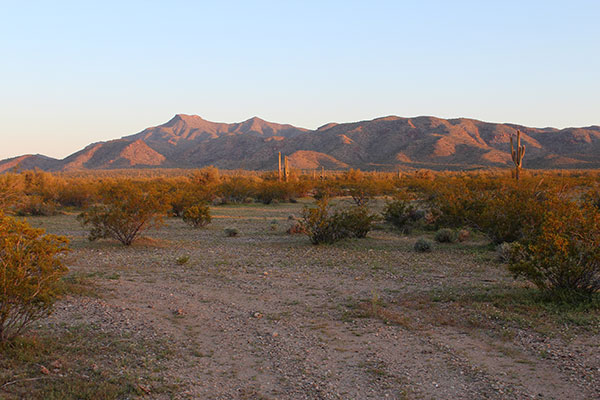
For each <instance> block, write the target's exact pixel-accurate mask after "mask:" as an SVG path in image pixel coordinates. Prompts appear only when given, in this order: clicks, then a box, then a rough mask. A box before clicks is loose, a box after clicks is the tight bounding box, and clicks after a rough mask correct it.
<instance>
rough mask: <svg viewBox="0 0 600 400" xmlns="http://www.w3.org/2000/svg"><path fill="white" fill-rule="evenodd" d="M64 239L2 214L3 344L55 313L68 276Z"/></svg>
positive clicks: (0, 339) (0, 308)
mask: <svg viewBox="0 0 600 400" xmlns="http://www.w3.org/2000/svg"><path fill="white" fill-rule="evenodd" d="M67 245H68V240H67V239H66V238H65V237H63V236H56V235H48V234H45V233H44V230H42V229H35V228H32V227H31V226H30V225H29V224H27V223H26V222H24V221H17V220H15V219H13V218H10V217H6V216H4V214H2V213H1V212H0V342H3V341H7V340H10V339H12V338H14V337H16V336H18V335H20V334H21V333H22V332H23V331H24V330H25V329H26V327H27V326H28V325H29V324H30V323H31V322H33V321H35V320H36V319H39V318H42V317H44V316H46V315H48V314H50V312H51V311H52V306H53V304H54V301H55V300H56V298H57V296H58V293H59V287H58V281H59V279H60V278H61V277H62V276H63V275H65V274H66V273H67V267H66V266H65V265H64V263H63V261H62V259H61V257H60V256H61V255H62V254H65V253H66V252H68V251H69V249H68V247H67Z"/></svg>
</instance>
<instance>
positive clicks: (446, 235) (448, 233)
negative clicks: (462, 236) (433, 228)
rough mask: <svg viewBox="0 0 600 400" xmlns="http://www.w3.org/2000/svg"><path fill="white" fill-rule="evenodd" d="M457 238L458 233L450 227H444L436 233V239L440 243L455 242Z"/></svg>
mask: <svg viewBox="0 0 600 400" xmlns="http://www.w3.org/2000/svg"><path fill="white" fill-rule="evenodd" d="M457 240H458V235H457V234H456V232H455V231H453V230H452V229H449V228H442V229H440V230H438V231H437V232H436V233H435V241H436V242H439V243H454V242H456V241H457Z"/></svg>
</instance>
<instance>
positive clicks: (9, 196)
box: [0, 173, 23, 210]
mask: <svg viewBox="0 0 600 400" xmlns="http://www.w3.org/2000/svg"><path fill="white" fill-rule="evenodd" d="M22 195H23V188H22V184H21V180H20V179H19V176H18V175H16V174H11V173H7V174H2V175H0V210H7V209H8V208H10V207H12V206H13V205H14V204H16V203H17V202H18V200H19V199H20V198H21V197H22Z"/></svg>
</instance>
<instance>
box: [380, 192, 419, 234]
mask: <svg viewBox="0 0 600 400" xmlns="http://www.w3.org/2000/svg"><path fill="white" fill-rule="evenodd" d="M382 215H383V218H384V219H385V220H386V221H387V222H389V223H391V224H392V225H394V226H395V227H396V228H398V229H400V231H402V232H403V233H409V232H410V231H411V229H412V226H413V225H414V223H415V222H416V221H418V220H419V219H420V218H422V214H421V213H419V212H418V210H417V209H415V207H413V206H412V205H411V204H410V202H408V201H406V200H395V201H391V202H388V203H386V205H385V208H384V209H383V213H382Z"/></svg>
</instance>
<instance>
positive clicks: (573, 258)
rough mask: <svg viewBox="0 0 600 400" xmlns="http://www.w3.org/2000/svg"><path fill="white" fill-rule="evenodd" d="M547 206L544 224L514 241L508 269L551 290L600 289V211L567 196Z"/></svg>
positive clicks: (581, 291) (587, 291) (586, 293)
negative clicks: (568, 198)
mask: <svg viewBox="0 0 600 400" xmlns="http://www.w3.org/2000/svg"><path fill="white" fill-rule="evenodd" d="M546 206H547V210H548V211H547V212H546V213H545V215H544V218H543V221H542V223H541V225H540V226H539V227H531V228H530V229H529V231H528V232H527V233H526V235H525V237H524V238H523V239H522V240H521V241H520V242H519V243H516V244H514V246H513V249H512V252H511V259H510V263H509V270H510V271H511V272H512V273H513V274H514V275H515V277H518V276H523V277H525V278H526V279H528V280H529V281H531V282H532V283H534V284H535V285H536V286H537V287H538V288H540V289H542V290H544V291H547V292H549V293H551V294H559V293H563V294H564V293H572V294H574V295H584V296H589V295H591V294H593V293H595V292H598V291H600V211H599V210H598V209H596V208H595V207H594V206H593V205H590V204H586V203H584V204H581V205H579V204H577V203H575V202H573V201H566V200H565V201H554V202H550V203H547V204H546Z"/></svg>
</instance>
